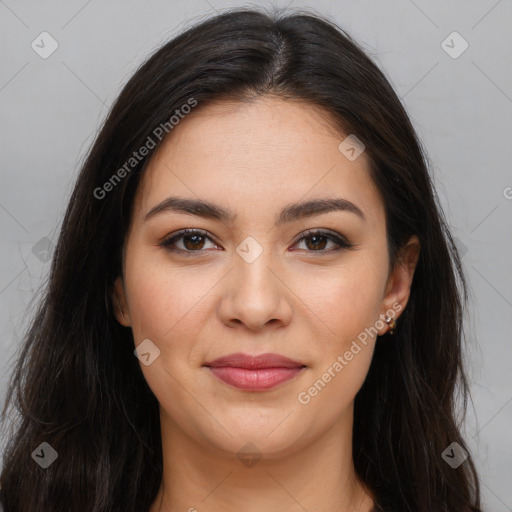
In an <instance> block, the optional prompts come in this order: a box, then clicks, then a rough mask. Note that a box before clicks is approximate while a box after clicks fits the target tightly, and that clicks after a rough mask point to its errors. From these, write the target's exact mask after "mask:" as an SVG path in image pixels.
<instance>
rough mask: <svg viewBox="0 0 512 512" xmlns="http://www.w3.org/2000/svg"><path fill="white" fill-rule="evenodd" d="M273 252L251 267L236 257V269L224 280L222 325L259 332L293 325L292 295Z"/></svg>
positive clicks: (221, 308) (250, 264) (264, 255)
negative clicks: (274, 261) (276, 263)
mask: <svg viewBox="0 0 512 512" xmlns="http://www.w3.org/2000/svg"><path fill="white" fill-rule="evenodd" d="M270 252H271V251H270V250H266V251H263V253H262V254H261V255H260V256H259V257H258V258H257V259H256V260H255V261H252V262H251V263H249V262H247V261H245V260H244V259H243V258H241V257H239V256H238V255H235V256H234V261H233V268H232V270H231V272H229V273H228V275H227V276H226V278H225V279H224V280H223V281H224V283H223V286H224V290H223V293H222V296H221V302H220V305H219V308H218V314H219V317H220V319H221V320H222V322H223V323H224V324H226V325H228V326H230V327H236V326H239V325H243V326H245V327H246V328H247V329H249V330H251V331H258V330H261V329H263V328H264V327H265V326H267V325H268V326H273V327H274V328H276V329H277V328H279V327H282V326H285V325H288V324H289V323H290V321H291V316H292V307H291V304H290V297H291V295H293V294H292V292H291V290H290V288H289V287H288V286H287V284H286V279H285V278H284V275H283V272H282V271H281V272H280V271H279V269H278V268H277V266H276V265H272V261H271V259H272V256H271V254H270Z"/></svg>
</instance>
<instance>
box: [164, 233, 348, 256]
mask: <svg viewBox="0 0 512 512" xmlns="http://www.w3.org/2000/svg"><path fill="white" fill-rule="evenodd" d="M184 235H200V236H202V237H204V238H208V239H210V241H212V242H213V243H216V242H215V241H214V240H212V238H211V237H210V235H209V234H208V233H207V232H206V231H202V230H199V229H182V230H180V231H178V232H177V233H175V234H173V235H172V236H171V237H170V238H167V239H165V240H163V241H162V242H160V244H159V245H160V247H162V248H164V249H166V250H167V251H169V252H174V253H179V254H184V255H186V256H196V255H200V254H202V253H204V252H205V251H206V250H207V249H198V250H197V251H189V250H183V249H176V248H174V247H172V245H173V244H174V243H175V242H176V241H177V240H179V239H180V238H183V237H184ZM315 236H320V237H323V238H327V239H328V240H330V241H331V242H334V243H336V244H338V245H339V247H338V248H335V249H329V250H327V251H326V250H318V251H315V250H308V251H307V252H311V253H320V254H323V255H325V254H329V253H333V252H338V251H341V250H343V249H350V248H352V247H353V244H351V243H350V242H349V241H348V240H347V239H346V238H344V237H341V236H336V235H334V234H332V233H330V232H328V231H321V230H314V229H310V230H307V231H305V232H304V233H302V234H301V235H300V236H299V238H298V239H297V240H295V242H294V243H293V245H296V244H298V243H300V242H302V241H303V240H306V239H308V238H313V237H315Z"/></svg>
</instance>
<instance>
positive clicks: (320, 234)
mask: <svg viewBox="0 0 512 512" xmlns="http://www.w3.org/2000/svg"><path fill="white" fill-rule="evenodd" d="M301 242H304V243H305V246H306V250H307V251H308V252H320V253H329V252H335V251H339V250H341V249H349V248H350V247H352V244H351V243H350V242H349V241H348V240H346V239H345V238H343V237H341V236H337V235H334V234H333V233H330V232H326V231H308V232H306V233H303V234H302V235H301V237H300V238H299V239H298V240H297V241H296V242H295V244H299V243H301ZM329 242H332V243H333V244H334V245H335V247H334V248H332V246H331V248H328V249H326V246H327V245H328V244H329ZM336 246H337V247H336Z"/></svg>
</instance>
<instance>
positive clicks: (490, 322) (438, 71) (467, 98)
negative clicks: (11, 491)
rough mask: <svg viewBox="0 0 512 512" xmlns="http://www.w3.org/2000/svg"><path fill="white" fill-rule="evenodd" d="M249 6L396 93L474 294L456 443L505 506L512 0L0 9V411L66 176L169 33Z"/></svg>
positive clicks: (511, 322) (8, 0) (83, 2)
mask: <svg viewBox="0 0 512 512" xmlns="http://www.w3.org/2000/svg"><path fill="white" fill-rule="evenodd" d="M247 5H253V6H259V5H265V6H271V5H272V6H276V7H284V6H285V5H288V6H289V7H290V8H294V7H300V8H306V9H310V10H313V11H316V12H317V13H319V14H323V15H325V16H327V17H328V18H330V19H332V20H333V21H335V22H336V23H338V24H339V25H340V26H341V27H343V28H344V29H346V30H347V31H348V32H349V33H350V34H351V35H352V36H354V37H355V38H356V39H357V40H358V41H359V42H360V43H361V44H362V46H363V47H364V48H365V49H366V50H367V51H368V52H369V53H370V55H371V56H373V58H374V60H375V61H376V62H377V64H378V65H379V66H380V67H381V69H383V70H384V72H385V74H386V76H387V77H388V78H389V80H390V81H391V83H392V85H393V86H394V88H395V90H396V91H397V93H398V94H399V96H400V97H401V98H402V100H403V103H404V105H405V107H406V109H407V111H408V113H409V115H410V117H411V120H412V122H413V124H414V126H415V128H416V130H417V132H418V134H419V136H420V138H421V140H422V142H423V144H424V146H425V148H426V150H427V153H428V156H429V158H430V161H431V170H432V175H433V178H434V182H435V184H436V187H437V191H438V194H439V197H440V200H441V203H442V205H443V208H444V210H445V213H446V216H447V219H448V222H449V224H450V226H451V229H452V231H453V234H454V236H455V237H456V240H457V244H458V247H459V249H460V250H461V253H462V255H463V264H464V268H465V271H466V274H467V277H468V280H469V283H470V286H471V290H472V298H471V303H470V308H469V314H468V318H467V322H466V328H467V333H468V342H469V346H468V349H467V352H466V354H467V361H468V366H469V374H470V380H471V389H472V393H473V400H474V411H472V410H470V413H469V416H468V420H467V422H466V427H465V433H466V437H467V439H468V442H469V445H470V447H471V449H472V450H473V454H474V457H475V460H476V463H477V467H478V469H479V471H480V475H481V478H482V490H483V495H484V504H485V508H486V510H489V511H491V510H492V511H495V512H502V511H507V510H512V488H511V486H510V481H511V480H510V477H511V473H512V470H511V468H512V461H511V452H512V434H511V432H512V428H511V427H512V386H511V380H512V378H511V373H512V372H511V371H510V366H511V353H512V343H511V341H512V340H511V334H510V333H511V331H512V272H511V264H510V262H511V261H512V258H511V255H512V236H511V235H512V230H511V227H512V226H511V218H512V172H511V162H512V150H511V147H512V65H511V60H510V59H511V55H512V30H510V27H511V26H512V1H511V0H499V1H496V0H481V1H475V0H472V1H467V0H465V1H462V0H459V1H451V2H446V1H442V0H435V1H429V2H427V1H420V0H415V1H412V0H391V1H386V2H383V1H378V0H368V1H350V0H341V1H328V0H315V2H314V3H306V2H300V1H292V2H288V4H286V3H285V2H279V1H275V2H274V3H273V4H269V3H267V2H259V3H258V2H254V3H251V4H249V3H242V2H234V1H233V2H228V1H222V0H178V1H172V2H171V1H161V0H160V1H156V0H153V1H144V2H143V1H135V0H129V1H123V2H121V1H113V0H110V1H99V0H89V1H87V0H80V1H69V0H67V1H63V0H62V1H55V0H47V1H45V2H36V1H35V0H34V1H23V0H21V1H16V0H5V1H0V43H1V45H0V46H1V52H2V53H1V54H2V60H1V62H2V65H1V66H0V108H1V115H2V117H1V119H2V122H1V126H0V130H1V131H0V147H1V171H0V172H1V176H0V178H1V179H0V229H1V244H0V262H1V268H0V307H1V309H0V329H1V335H0V353H1V357H0V400H1V401H2V403H3V399H4V395H5V386H6V384H7V378H8V375H9V373H10V370H11V369H12V365H13V361H14V358H15V356H16V350H17V349H18V348H19V347H20V343H21V339H22V337H23V332H24V329H25V328H26V326H27V322H28V321H29V319H30V315H31V312H32V308H33V303H34V300H37V297H38V296H37V294H36V292H37V290H38V289H39V287H40V285H41V284H42V283H43V280H44V277H45V275H46V272H47V271H48V267H49V261H48V260H49V258H50V257H51V250H52V246H53V243H54V242H55V240H56V236H57V233H58V228H59V226H60V222H61V220H62V215H63V213H64V209H65V206H66V204H67V201H68V197H69V194H70V191H71V187H72V185H73V182H74V179H75V177H76V174H77V171H78V169H79V166H80V164H81V162H82V159H83V157H84V155H85V154H86V152H87V150H88V148H89V146H90V144H91V143H92V141H93V138H94V136H95V134H96V133H97V130H98V129H99V127H100V125H101V123H102V121H103V120H104V118H105V115H106V113H107V111H108V108H109V107H110V105H111V104H112V102H113V100H114V99H115V97H116V96H117V94H118V93H119V92H120V90H121V87H122V86H123V85H124V83H125V82H126V81H127V80H128V78H129V77H130V76H131V74H132V73H133V72H134V71H135V69H136V68H137V66H138V65H139V64H140V63H141V62H142V60H143V59H144V58H145V57H147V56H148V55H149V54H150V53H151V52H152V51H153V50H155V49H156V48H157V47H158V46H159V45H161V44H162V43H164V42H165V41H167V40H168V39H169V38H170V37H172V36H173V35H175V34H177V33H178V32H180V31H181V30H183V29H184V28H186V27H188V26H190V25H192V24H194V23H195V22H197V21H199V20H200V19H202V18H203V17H204V16H206V15H209V14H214V13H215V11H219V12H221V11H222V10H224V9H226V8H229V7H235V6H247ZM42 32H47V33H48V34H49V36H48V35H42V36H41V35H40V34H41V33H42ZM454 32H456V34H454ZM50 37H51V39H50ZM41 38H45V39H44V41H45V44H44V45H43V44H41V42H40V41H41ZM38 41H39V43H38ZM54 41H55V42H54ZM33 42H34V43H33ZM37 44H39V47H38V46H37ZM56 44H58V48H57V49H56V51H54V53H52V54H51V55H49V56H46V55H44V51H46V52H49V51H50V50H51V49H52V45H56ZM42 46H44V49H43V48H42ZM466 46H467V48H466ZM36 49H37V50H36ZM41 53H43V56H45V57H46V58H43V56H41ZM48 378H49V379H51V375H48ZM1 446H2V444H1V443H0V448H1Z"/></svg>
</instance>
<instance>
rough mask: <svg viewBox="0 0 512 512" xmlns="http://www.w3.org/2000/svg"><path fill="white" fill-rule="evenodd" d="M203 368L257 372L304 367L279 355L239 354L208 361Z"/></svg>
mask: <svg viewBox="0 0 512 512" xmlns="http://www.w3.org/2000/svg"><path fill="white" fill-rule="evenodd" d="M204 366H213V367H219V366H232V367H234V368H246V369H249V370H257V369H261V368H301V367H303V366H306V365H305V364H303V363H300V362H298V361H294V360H293V359H290V358H289V357H285V356H282V355H279V354H270V353H266V354H260V355H257V356H253V355H250V354H242V353H240V352H239V353H236V354H228V355H226V356H222V357H219V358H218V359H215V360H213V361H208V362H206V363H204Z"/></svg>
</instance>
